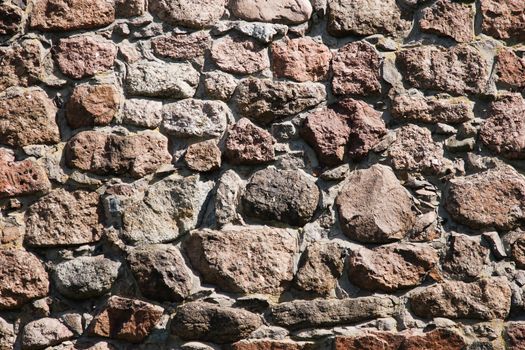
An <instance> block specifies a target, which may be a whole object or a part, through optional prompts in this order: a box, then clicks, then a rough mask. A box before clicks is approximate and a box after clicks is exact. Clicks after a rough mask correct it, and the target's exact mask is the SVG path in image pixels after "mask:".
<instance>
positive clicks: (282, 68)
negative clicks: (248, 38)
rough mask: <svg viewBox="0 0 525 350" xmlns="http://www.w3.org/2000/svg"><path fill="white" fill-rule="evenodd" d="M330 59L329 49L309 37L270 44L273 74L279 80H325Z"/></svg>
mask: <svg viewBox="0 0 525 350" xmlns="http://www.w3.org/2000/svg"><path fill="white" fill-rule="evenodd" d="M331 59H332V53H331V52H330V49H329V48H328V47H327V46H326V45H324V44H322V43H319V42H317V41H315V40H313V39H312V38H310V37H304V38H297V39H290V40H283V41H280V42H275V43H273V44H272V61H273V72H274V74H275V75H276V76H277V77H279V78H289V79H292V80H295V81H298V82H305V81H320V80H326V78H327V77H328V71H329V69H330V61H331Z"/></svg>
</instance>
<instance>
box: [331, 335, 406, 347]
mask: <svg viewBox="0 0 525 350" xmlns="http://www.w3.org/2000/svg"><path fill="white" fill-rule="evenodd" d="M403 340H404V337H403V336H402V335H397V334H394V333H388V332H370V333H362V334H357V335H355V336H346V337H345V336H338V337H336V338H335V340H334V349H335V350H343V349H345V350H359V349H367V350H379V349H386V350H398V349H400V347H401V344H402V343H403Z"/></svg>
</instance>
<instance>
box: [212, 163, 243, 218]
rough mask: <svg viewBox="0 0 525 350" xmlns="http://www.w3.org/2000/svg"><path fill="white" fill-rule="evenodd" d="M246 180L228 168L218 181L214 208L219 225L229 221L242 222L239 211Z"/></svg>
mask: <svg viewBox="0 0 525 350" xmlns="http://www.w3.org/2000/svg"><path fill="white" fill-rule="evenodd" d="M243 187H244V182H243V181H242V179H241V178H240V176H239V175H237V173H236V172H235V171H233V170H231V169H230V170H226V171H225V172H224V173H223V174H222V175H221V177H220V178H219V181H218V183H217V191H216V192H215V200H214V204H215V205H214V209H215V221H216V222H217V224H219V226H223V225H226V224H229V223H240V222H241V221H242V220H241V217H240V215H239V213H238V212H237V206H238V205H239V202H240V197H241V192H242V190H243Z"/></svg>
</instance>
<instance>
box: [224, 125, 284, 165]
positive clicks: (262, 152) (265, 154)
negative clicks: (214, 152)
mask: <svg viewBox="0 0 525 350" xmlns="http://www.w3.org/2000/svg"><path fill="white" fill-rule="evenodd" d="M275 142H276V141H275V139H274V138H273V137H272V135H271V134H270V133H269V132H268V131H266V130H264V129H262V128H260V127H258V126H256V125H255V124H253V123H252V122H251V121H250V120H249V119H247V118H241V119H240V120H239V121H238V122H237V123H236V124H235V125H233V126H232V127H231V128H230V129H229V130H228V136H227V138H226V143H225V145H224V148H225V150H224V155H225V156H226V158H227V159H228V162H229V163H230V164H261V163H267V162H271V161H273V160H274V159H275V150H274V144H275Z"/></svg>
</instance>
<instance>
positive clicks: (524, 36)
mask: <svg viewBox="0 0 525 350" xmlns="http://www.w3.org/2000/svg"><path fill="white" fill-rule="evenodd" d="M480 4H481V6H480V9H481V14H482V16H483V22H482V26H481V28H482V30H483V33H485V34H488V35H491V36H493V37H495V38H497V39H503V40H508V39H512V40H514V41H523V40H525V22H523V16H524V15H525V4H524V3H523V2H521V1H519V0H503V1H496V0H481V1H480Z"/></svg>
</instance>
